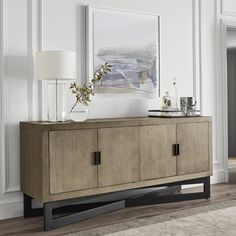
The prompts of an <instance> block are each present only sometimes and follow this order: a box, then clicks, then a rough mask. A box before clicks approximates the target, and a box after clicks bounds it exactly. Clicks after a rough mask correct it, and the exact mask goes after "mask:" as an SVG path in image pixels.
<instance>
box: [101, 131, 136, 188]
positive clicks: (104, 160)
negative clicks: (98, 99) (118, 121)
mask: <svg viewBox="0 0 236 236" xmlns="http://www.w3.org/2000/svg"><path fill="white" fill-rule="evenodd" d="M98 150H99V151H100V152H101V165H99V166H98V186H99V187H101V186H109V185H116V184H123V183H129V182H135V181H138V180H139V128H138V127H122V128H104V129H99V130H98Z"/></svg>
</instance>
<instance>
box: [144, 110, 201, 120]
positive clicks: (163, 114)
mask: <svg viewBox="0 0 236 236" xmlns="http://www.w3.org/2000/svg"><path fill="white" fill-rule="evenodd" d="M148 112H149V114H148V117H160V118H188V117H199V116H201V112H200V110H195V111H191V112H189V114H187V115H185V114H184V113H183V112H182V111H174V110H170V111H163V110H148Z"/></svg>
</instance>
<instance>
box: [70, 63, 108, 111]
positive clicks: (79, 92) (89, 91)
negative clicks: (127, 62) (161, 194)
mask: <svg viewBox="0 0 236 236" xmlns="http://www.w3.org/2000/svg"><path fill="white" fill-rule="evenodd" d="M111 68H112V65H111V64H109V63H108V62H106V63H105V64H104V65H102V66H101V67H100V69H99V70H97V71H96V72H95V73H94V78H93V79H92V80H91V81H90V82H89V84H88V85H86V84H84V85H83V86H79V85H78V84H77V83H76V82H74V83H71V84H70V89H71V92H72V93H74V94H75V96H76V102H75V104H74V105H73V106H72V108H71V110H70V112H72V111H73V109H74V108H75V106H76V104H77V103H82V104H84V105H86V106H88V102H91V100H90V95H92V96H94V94H95V90H94V85H95V84H96V83H97V82H99V81H101V80H102V77H103V76H104V75H106V74H108V73H109V72H111Z"/></svg>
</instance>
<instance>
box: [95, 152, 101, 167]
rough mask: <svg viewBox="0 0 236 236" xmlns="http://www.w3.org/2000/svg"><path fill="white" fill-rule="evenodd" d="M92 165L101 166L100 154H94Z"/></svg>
mask: <svg viewBox="0 0 236 236" xmlns="http://www.w3.org/2000/svg"><path fill="white" fill-rule="evenodd" d="M94 164H95V165H101V152H95V158H94Z"/></svg>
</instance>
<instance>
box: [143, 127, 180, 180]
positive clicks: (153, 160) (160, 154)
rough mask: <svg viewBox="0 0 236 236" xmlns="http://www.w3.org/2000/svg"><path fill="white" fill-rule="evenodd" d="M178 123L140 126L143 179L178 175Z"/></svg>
mask: <svg viewBox="0 0 236 236" xmlns="http://www.w3.org/2000/svg"><path fill="white" fill-rule="evenodd" d="M175 143H176V125H157V126H143V127H141V128H140V153H141V156H140V162H141V180H146V179H156V178H161V177H167V176H174V175H176V156H174V155H173V144H175Z"/></svg>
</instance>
